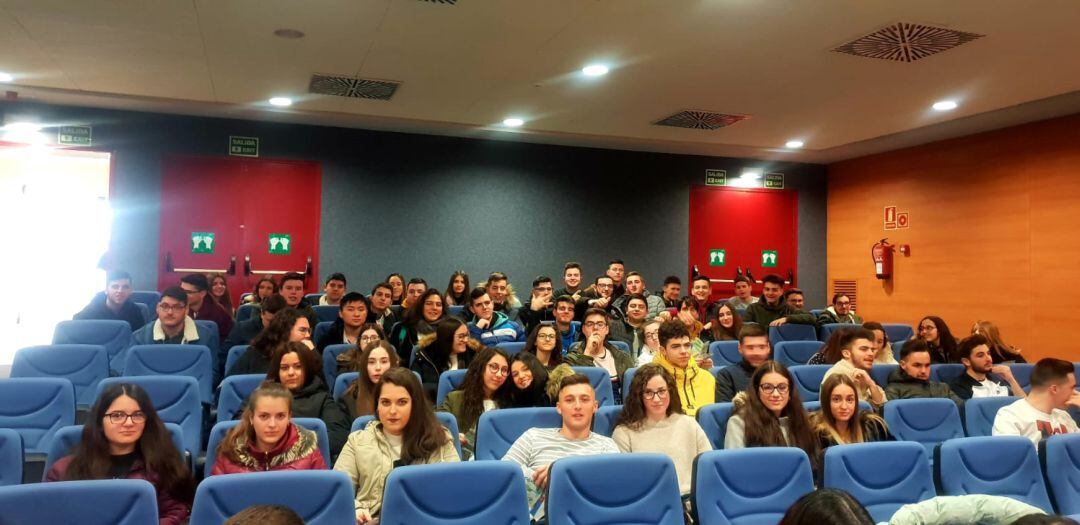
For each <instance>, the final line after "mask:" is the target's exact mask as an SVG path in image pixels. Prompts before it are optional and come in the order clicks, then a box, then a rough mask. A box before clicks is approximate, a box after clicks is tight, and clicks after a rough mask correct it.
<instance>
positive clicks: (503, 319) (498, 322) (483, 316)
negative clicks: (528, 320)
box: [469, 283, 525, 346]
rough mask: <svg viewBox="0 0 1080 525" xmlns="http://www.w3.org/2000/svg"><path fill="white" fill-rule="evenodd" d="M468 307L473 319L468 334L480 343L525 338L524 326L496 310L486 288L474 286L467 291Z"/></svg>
mask: <svg viewBox="0 0 1080 525" xmlns="http://www.w3.org/2000/svg"><path fill="white" fill-rule="evenodd" d="M504 284H505V283H504ZM489 288H490V285H489ZM469 309H470V310H471V311H472V313H473V320H472V321H469V334H470V335H471V336H472V338H473V339H476V340H477V341H480V344H482V345H485V346H495V345H497V344H499V343H506V342H515V341H524V340H525V328H524V327H522V326H521V325H520V324H518V323H517V322H515V321H511V320H510V318H509V317H508V316H507V315H506V314H505V313H503V312H501V311H498V310H496V309H495V303H494V302H493V301H492V299H491V296H490V295H488V292H487V290H485V289H483V288H474V289H473V291H472V292H470V293H469Z"/></svg>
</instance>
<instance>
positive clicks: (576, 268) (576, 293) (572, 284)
mask: <svg viewBox="0 0 1080 525" xmlns="http://www.w3.org/2000/svg"><path fill="white" fill-rule="evenodd" d="M581 292H582V290H581V264H578V263H576V262H573V261H571V262H568V263H566V264H565V265H564V266H563V287H562V288H559V289H558V290H555V291H554V292H553V293H552V295H554V296H555V297H562V296H564V295H568V296H570V297H572V298H573V299H574V301H575V302H577V300H578V298H579V297H580V295H581Z"/></svg>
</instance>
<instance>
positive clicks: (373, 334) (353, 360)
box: [337, 323, 401, 375]
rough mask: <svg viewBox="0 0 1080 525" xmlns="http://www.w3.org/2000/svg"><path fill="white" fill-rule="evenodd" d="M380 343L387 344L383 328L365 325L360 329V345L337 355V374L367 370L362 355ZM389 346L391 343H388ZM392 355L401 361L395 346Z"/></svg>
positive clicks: (391, 349) (391, 350)
mask: <svg viewBox="0 0 1080 525" xmlns="http://www.w3.org/2000/svg"><path fill="white" fill-rule="evenodd" d="M378 342H386V335H385V334H383V331H382V326H380V325H379V324H377V323H364V326H361V327H360V337H359V339H358V343H357V344H356V345H355V346H352V347H350V348H349V349H348V350H345V351H344V352H341V353H340V354H338V355H337V373H338V374H339V375H340V374H345V373H348V372H360V371H362V370H363V369H364V368H366V367H367V365H366V362H365V361H364V360H363V359H362V358H361V356H360V354H362V353H364V349H366V348H367V347H369V346H371V345H373V344H375V343H378ZM387 344H389V343H388V342H387ZM390 353H391V354H393V359H395V360H398V361H400V359H401V358H400V356H398V355H397V349H395V348H394V347H393V345H391V346H390Z"/></svg>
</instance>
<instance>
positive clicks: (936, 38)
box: [833, 22, 986, 62]
mask: <svg viewBox="0 0 1080 525" xmlns="http://www.w3.org/2000/svg"><path fill="white" fill-rule="evenodd" d="M984 36H986V35H980V34H977V33H967V32H964V31H957V30H955V29H946V28H944V27H934V26H925V25H920V24H908V23H904V22H901V23H898V24H893V25H891V26H888V27H886V28H884V29H880V30H878V31H875V32H873V33H870V34H869V35H866V36H864V37H861V38H856V39H855V40H852V41H851V42H848V43H846V44H843V45H841V46H840V47H837V48H836V49H833V51H835V52H837V53H846V54H849V55H855V56H857V57H866V58H879V59H882V60H894V61H897V62H914V61H916V60H919V59H922V58H926V57H928V56H930V55H936V54H938V53H941V52H942V51H948V50H950V49H952V48H954V47H957V46H959V45H961V44H966V43H968V42H971V41H972V40H975V39H978V38H982V37H984Z"/></svg>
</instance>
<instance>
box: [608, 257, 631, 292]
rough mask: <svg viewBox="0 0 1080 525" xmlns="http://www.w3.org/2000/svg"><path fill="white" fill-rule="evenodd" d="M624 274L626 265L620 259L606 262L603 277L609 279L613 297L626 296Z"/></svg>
mask: <svg viewBox="0 0 1080 525" xmlns="http://www.w3.org/2000/svg"><path fill="white" fill-rule="evenodd" d="M625 274H626V263H624V262H623V260H622V259H612V260H611V261H610V262H608V267H607V271H605V272H604V275H607V276H608V277H611V284H612V285H613V286H614V287H613V288H612V295H613V297H622V296H623V295H625V294H626V283H625V282H624V280H623V276H624V275H625Z"/></svg>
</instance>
